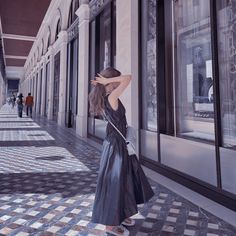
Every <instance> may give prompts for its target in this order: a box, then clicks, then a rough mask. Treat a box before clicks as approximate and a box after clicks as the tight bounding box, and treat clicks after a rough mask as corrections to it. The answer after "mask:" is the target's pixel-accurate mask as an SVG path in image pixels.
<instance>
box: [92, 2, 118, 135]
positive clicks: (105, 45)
mask: <svg viewBox="0 0 236 236" xmlns="http://www.w3.org/2000/svg"><path fill="white" fill-rule="evenodd" d="M115 4H116V3H115V1H113V2H111V3H109V4H107V5H106V7H105V8H104V10H103V11H102V12H101V13H100V14H99V15H97V16H96V17H95V18H94V19H93V20H92V21H91V22H90V68H89V70H90V73H89V74H90V76H89V78H90V79H93V78H94V76H95V75H96V73H98V72H99V71H101V70H103V69H105V68H107V67H109V66H114V67H115V54H116V52H115V48H116V47H115V44H116V33H115V32H116V28H115V24H116V23H115V19H116V5H115ZM90 89H91V87H89V90H90ZM105 131H106V123H105V122H104V121H103V119H102V117H89V119H88V132H89V134H90V135H92V136H95V137H97V138H99V139H103V138H104V137H105Z"/></svg>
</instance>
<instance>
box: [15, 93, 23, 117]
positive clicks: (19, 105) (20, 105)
mask: <svg viewBox="0 0 236 236" xmlns="http://www.w3.org/2000/svg"><path fill="white" fill-rule="evenodd" d="M16 103H17V108H18V116H19V117H22V112H23V107H24V105H23V104H24V100H23V94H22V93H20V94H19V95H18V97H17V99H16Z"/></svg>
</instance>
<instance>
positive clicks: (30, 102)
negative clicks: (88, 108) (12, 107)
mask: <svg viewBox="0 0 236 236" xmlns="http://www.w3.org/2000/svg"><path fill="white" fill-rule="evenodd" d="M25 105H26V115H27V116H30V117H31V118H32V109H33V105H34V97H33V96H31V93H28V96H27V97H26V99H25Z"/></svg>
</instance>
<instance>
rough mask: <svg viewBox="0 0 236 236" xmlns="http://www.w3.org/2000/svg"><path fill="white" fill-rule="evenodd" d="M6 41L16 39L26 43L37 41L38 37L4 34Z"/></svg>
mask: <svg viewBox="0 0 236 236" xmlns="http://www.w3.org/2000/svg"><path fill="white" fill-rule="evenodd" d="M2 38H4V39H15V40H24V41H33V42H34V41H35V40H36V37H32V36H25V35H16V34H4V33H3V34H2Z"/></svg>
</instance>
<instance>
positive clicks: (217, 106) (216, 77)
mask: <svg viewBox="0 0 236 236" xmlns="http://www.w3.org/2000/svg"><path fill="white" fill-rule="evenodd" d="M210 3H211V5H210V11H211V14H210V16H211V28H212V30H211V40H212V44H211V45H212V58H213V63H212V66H213V78H214V79H213V84H214V85H213V91H214V95H215V96H214V101H213V102H214V119H215V122H214V124H215V145H216V147H215V149H216V171H217V187H218V188H220V189H221V188H222V180H221V165H220V146H221V145H222V139H221V137H222V136H221V112H220V86H219V62H218V45H217V41H218V40H217V14H216V1H215V0H211V2H210Z"/></svg>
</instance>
